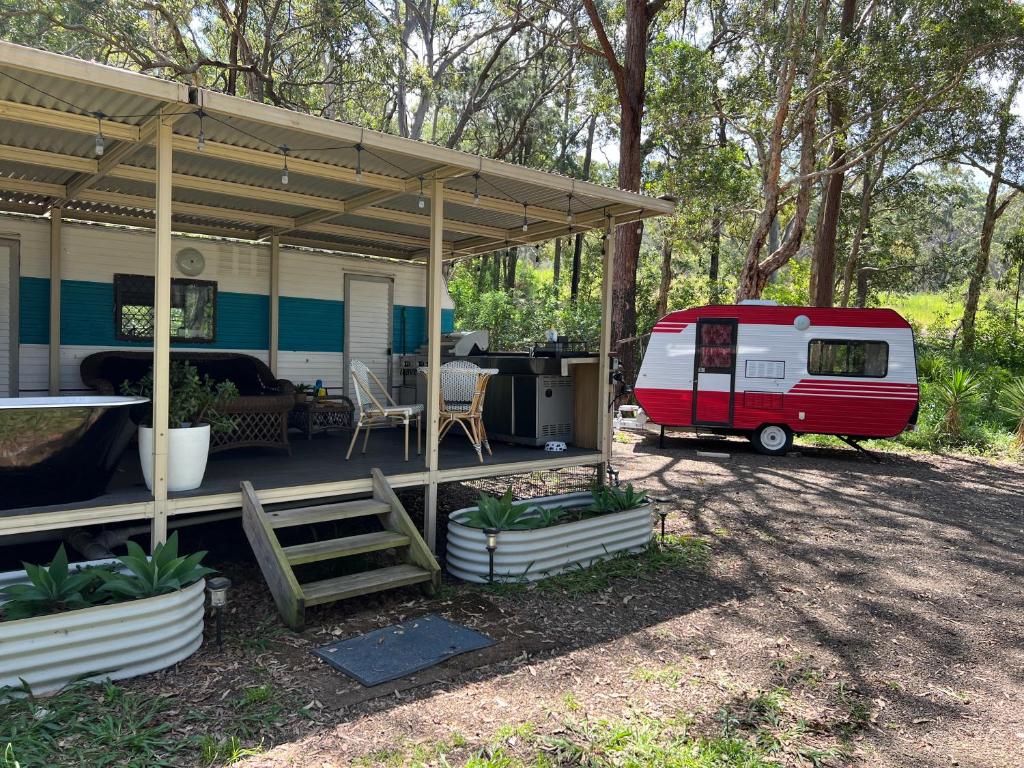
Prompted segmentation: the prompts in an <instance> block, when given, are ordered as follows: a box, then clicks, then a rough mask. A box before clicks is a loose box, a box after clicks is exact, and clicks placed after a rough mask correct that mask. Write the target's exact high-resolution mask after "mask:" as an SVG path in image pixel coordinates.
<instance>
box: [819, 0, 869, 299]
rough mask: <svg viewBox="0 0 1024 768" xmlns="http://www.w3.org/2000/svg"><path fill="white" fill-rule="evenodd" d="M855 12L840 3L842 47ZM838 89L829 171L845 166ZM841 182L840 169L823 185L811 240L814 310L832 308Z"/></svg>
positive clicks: (832, 103) (847, 2)
mask: <svg viewBox="0 0 1024 768" xmlns="http://www.w3.org/2000/svg"><path fill="white" fill-rule="evenodd" d="M856 12H857V0H843V15H842V20H841V21H840V25H839V34H840V37H841V38H842V42H843V45H846V43H847V42H848V41H849V39H850V34H851V33H852V32H853V22H854V17H855V15H856ZM841 89H844V86H842V85H838V86H836V87H835V88H833V89H831V90H830V91H829V94H828V119H829V128H830V129H831V131H832V159H831V161H830V162H829V168H830V169H836V168H842V167H843V165H844V164H845V163H846V102H845V96H846V95H845V93H842V92H841ZM844 182H845V174H844V173H843V172H842V171H841V170H832V173H831V174H830V175H829V176H828V177H827V181H826V182H825V194H824V196H823V197H822V202H821V208H822V213H821V226H819V227H818V231H817V234H816V236H815V238H814V265H815V270H814V274H815V287H814V294H813V295H812V296H811V297H810V299H811V304H813V305H814V306H816V307H831V306H832V304H833V302H834V300H835V282H836V280H835V275H836V238H837V236H838V233H839V214H840V213H841V211H842V202H843V185H844Z"/></svg>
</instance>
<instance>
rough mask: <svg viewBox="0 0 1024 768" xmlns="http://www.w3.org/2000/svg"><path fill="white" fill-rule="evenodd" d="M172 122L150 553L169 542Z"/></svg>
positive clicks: (158, 291) (161, 218)
mask: <svg viewBox="0 0 1024 768" xmlns="http://www.w3.org/2000/svg"><path fill="white" fill-rule="evenodd" d="M172 125H173V122H172V121H171V120H165V119H164V118H163V117H161V119H160V124H159V126H158V127H157V130H156V265H155V269H154V272H153V274H154V279H153V291H154V294H153V524H152V529H151V541H150V547H151V549H152V548H153V547H155V546H156V545H157V544H161V543H163V542H164V541H166V540H167V480H168V478H167V472H168V443H169V441H170V435H169V429H168V417H169V411H170V394H171V390H170V381H171V161H172V155H173V152H172V145H171V142H172V140H173V133H172Z"/></svg>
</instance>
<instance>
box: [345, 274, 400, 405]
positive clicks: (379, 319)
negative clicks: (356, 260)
mask: <svg viewBox="0 0 1024 768" xmlns="http://www.w3.org/2000/svg"><path fill="white" fill-rule="evenodd" d="M391 292H392V281H391V278H387V277H364V276H362V275H346V277H345V391H346V392H347V393H348V395H349V396H350V397H351V396H352V392H351V390H352V382H351V381H350V379H349V372H348V363H350V362H351V361H352V360H360V361H362V362H363V363H366V366H367V367H368V368H369V369H370V370H371V371H373V372H374V374H375V375H376V376H377V378H378V379H380V381H381V383H382V384H383V385H384V386H385V387H387V389H388V393H389V394H390V392H391V382H390V380H389V379H390V373H391ZM374 394H376V395H377V396H378V397H380V394H379V393H374Z"/></svg>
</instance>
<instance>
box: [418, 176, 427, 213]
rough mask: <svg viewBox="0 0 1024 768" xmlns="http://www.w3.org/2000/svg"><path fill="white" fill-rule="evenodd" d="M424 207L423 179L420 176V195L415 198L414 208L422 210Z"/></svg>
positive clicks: (425, 202) (425, 203)
mask: <svg viewBox="0 0 1024 768" xmlns="http://www.w3.org/2000/svg"><path fill="white" fill-rule="evenodd" d="M426 205H427V201H426V199H425V198H424V197H423V177H422V176H420V194H419V197H417V198H416V206H417V207H418V208H424V207H426Z"/></svg>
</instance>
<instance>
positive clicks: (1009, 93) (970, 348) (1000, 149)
mask: <svg viewBox="0 0 1024 768" xmlns="http://www.w3.org/2000/svg"><path fill="white" fill-rule="evenodd" d="M1021 76H1022V72H1017V73H1016V74H1015V75H1014V78H1013V81H1012V82H1011V83H1010V85H1009V87H1008V88H1007V89H1006V96H1005V97H1004V99H1003V101H1002V103H1001V104H1000V107H999V134H998V136H997V138H996V147H995V167H994V168H993V171H992V179H991V181H989V185H988V195H987V196H986V198H985V218H984V220H983V221H982V224H981V247H980V248H979V249H978V255H977V257H976V258H975V259H974V267H973V269H972V270H971V281H970V283H969V284H968V286H967V301H966V302H964V317H963V323H962V324H961V327H962V328H963V342H962V345H963V346H962V347H961V350H962V352H963V355H964V356H965V357H969V356H970V355H971V354H973V352H974V341H975V330H976V329H975V324H976V321H977V318H978V302H979V301H980V300H981V288H982V285H983V284H984V282H985V276H986V275H987V274H988V263H989V256H990V254H991V252H992V235H993V233H994V232H995V228H996V220H997V219H998V218H999V216H1000V214H1002V212H1003V211H1004V210H1006V204H1007V203H1008V202H1009V200H1007V201H1004V202H1003V203H1002V204H1000V203H999V187H1000V182H1001V181H1002V177H1003V164H1004V163H1005V161H1006V143H1007V141H1006V139H1007V134H1009V132H1010V123H1011V122H1012V120H1013V111H1012V107H1013V100H1014V99H1015V98H1016V96H1017V90H1018V89H1019V88H1020V82H1021Z"/></svg>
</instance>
